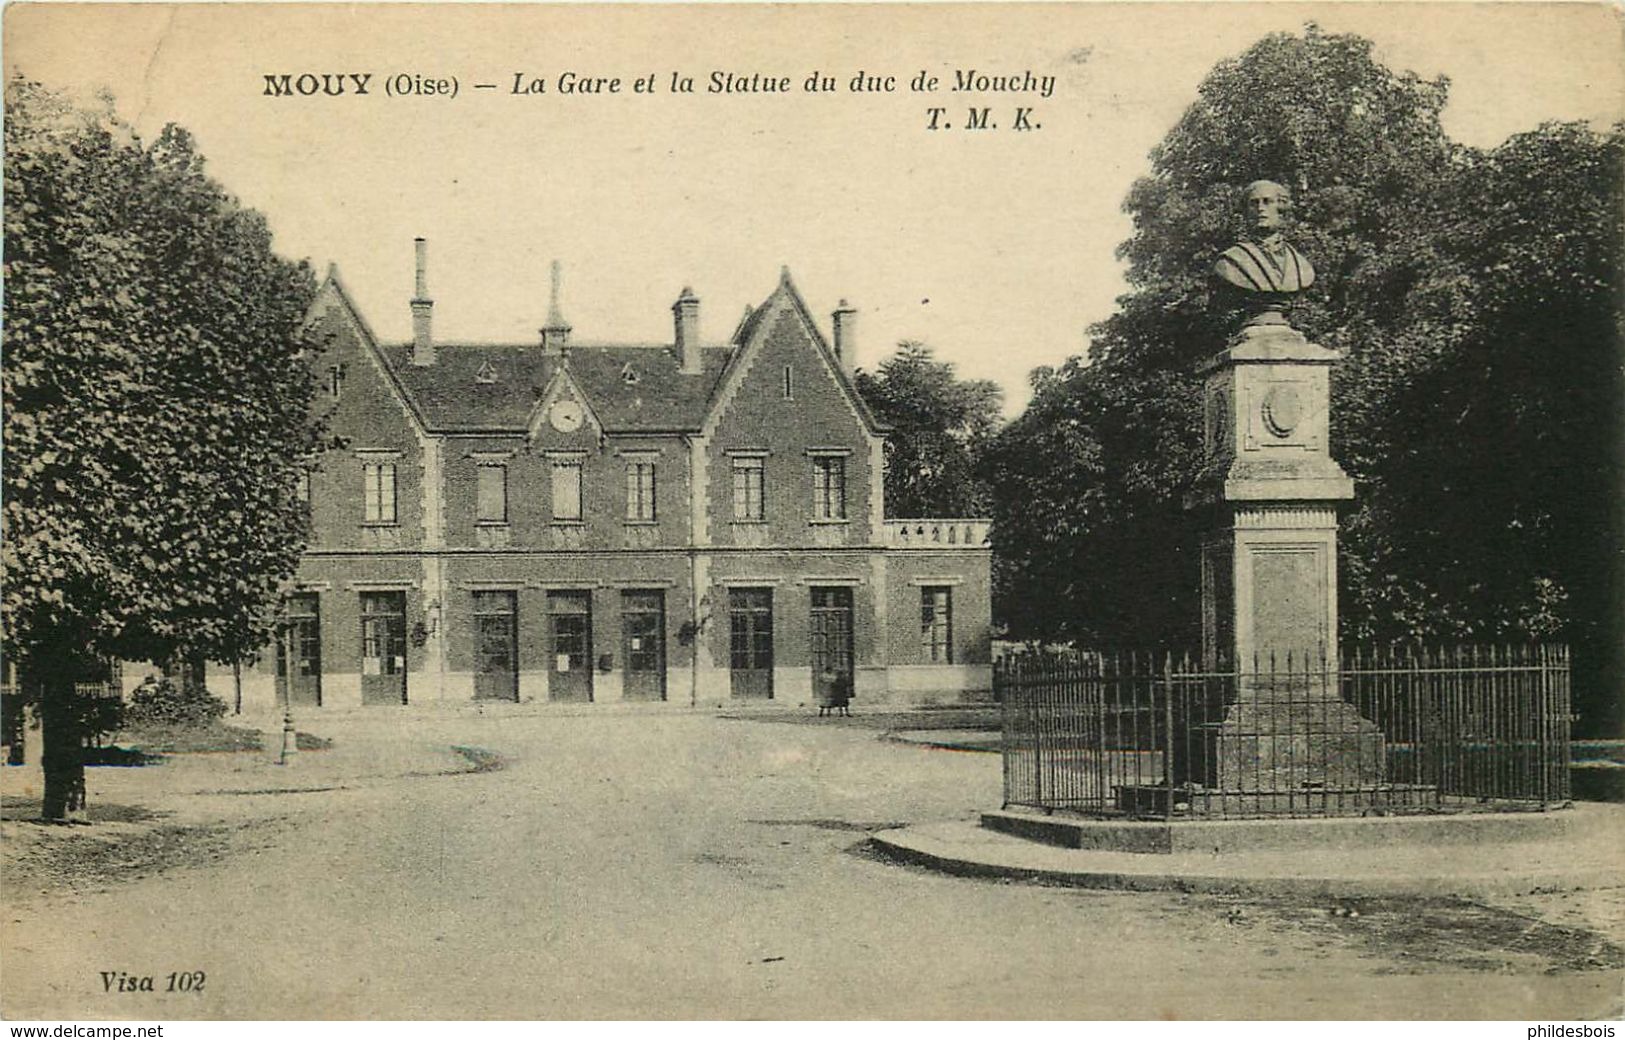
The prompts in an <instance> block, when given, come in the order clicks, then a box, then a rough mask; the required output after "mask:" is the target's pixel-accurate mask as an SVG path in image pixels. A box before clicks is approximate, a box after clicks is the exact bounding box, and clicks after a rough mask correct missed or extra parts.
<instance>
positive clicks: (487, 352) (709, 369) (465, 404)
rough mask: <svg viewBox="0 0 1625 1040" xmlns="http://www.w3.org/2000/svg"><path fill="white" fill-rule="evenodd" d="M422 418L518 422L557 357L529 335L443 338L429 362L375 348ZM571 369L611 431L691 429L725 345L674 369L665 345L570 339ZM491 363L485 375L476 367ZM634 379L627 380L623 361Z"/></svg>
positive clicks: (472, 425) (407, 348)
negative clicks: (521, 339)
mask: <svg viewBox="0 0 1625 1040" xmlns="http://www.w3.org/2000/svg"><path fill="white" fill-rule="evenodd" d="M380 349H381V350H382V352H383V355H384V360H385V361H386V362H388V364H389V367H390V369H391V370H393V372H394V373H395V377H396V379H397V380H399V382H400V384H401V387H402V388H403V389H404V390H405V391H406V394H407V396H408V397H409V398H410V399H411V401H412V403H413V405H414V406H415V407H416V409H417V412H418V414H419V415H420V416H422V418H423V422H424V425H426V426H427V427H428V428H429V429H431V430H436V431H441V430H504V431H508V430H523V429H525V427H526V424H527V423H528V422H529V421H530V418H531V413H532V411H533V410H534V409H535V407H536V402H537V401H539V400H540V399H541V397H542V392H543V391H544V390H546V389H547V384H548V382H549V381H550V380H552V378H553V375H554V373H555V371H556V370H557V368H558V366H559V364H560V363H561V362H560V359H558V358H556V357H547V356H544V355H543V353H542V350H541V347H539V346H538V345H537V344H534V343H522V344H521V343H502V344H493V343H441V344H437V349H436V355H435V362H434V364H433V365H414V364H412V360H411V353H412V348H411V344H406V343H399V344H389V345H385V346H383V347H381V348H380ZM566 350H567V351H568V359H567V360H566V361H565V362H563V363H564V364H566V365H568V367H569V370H570V376H571V378H573V379H574V380H575V381H576V384H577V385H578V386H579V387H580V388H581V392H582V393H583V394H585V395H586V397H587V401H588V403H589V404H591V405H592V409H593V412H594V413H595V414H596V415H597V416H598V420H599V422H601V423H603V425H604V428H605V429H606V430H608V431H610V432H612V433H618V432H638V431H645V430H646V431H656V430H660V431H669V430H697V429H699V428H700V425H701V424H702V423H703V422H704V421H705V411H706V406H707V404H708V403H709V402H710V400H711V393H712V391H713V390H714V389H715V387H716V384H717V379H718V378H719V376H720V375H721V373H722V370H723V368H724V367H725V366H726V365H727V362H728V357H729V354H730V353H731V348H729V347H721V346H708V347H705V348H703V351H702V354H701V358H702V360H703V362H704V366H703V370H702V371H701V373H700V374H699V375H684V374H682V373H681V372H679V371H678V368H679V362H678V359H677V355H676V353H675V352H674V351H673V349H672V348H671V347H666V346H625V345H609V344H595V343H572V344H570V345H569V346H568V347H567V348H566ZM487 365H489V366H490V370H489V374H490V375H492V376H494V377H495V378H494V380H493V381H490V382H484V381H481V379H480V378H479V376H480V371H481V369H482V368H485V367H486V366H487ZM628 365H630V366H631V371H632V372H633V373H635V374H636V382H631V383H629V382H627V379H626V375H625V373H626V370H627V366H628Z"/></svg>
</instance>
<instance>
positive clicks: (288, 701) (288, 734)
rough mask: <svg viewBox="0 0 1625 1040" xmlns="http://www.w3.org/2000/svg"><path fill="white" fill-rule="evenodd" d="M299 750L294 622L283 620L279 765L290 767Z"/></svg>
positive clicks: (287, 619)
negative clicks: (296, 714)
mask: <svg viewBox="0 0 1625 1040" xmlns="http://www.w3.org/2000/svg"><path fill="white" fill-rule="evenodd" d="M298 750H299V741H298V738H297V736H296V735H295V733H294V729H293V621H292V619H289V618H284V619H283V624H282V753H281V754H280V755H278V756H277V765H279V766H285V765H289V764H290V761H291V759H292V758H293V756H294V754H295V753H297V752H298Z"/></svg>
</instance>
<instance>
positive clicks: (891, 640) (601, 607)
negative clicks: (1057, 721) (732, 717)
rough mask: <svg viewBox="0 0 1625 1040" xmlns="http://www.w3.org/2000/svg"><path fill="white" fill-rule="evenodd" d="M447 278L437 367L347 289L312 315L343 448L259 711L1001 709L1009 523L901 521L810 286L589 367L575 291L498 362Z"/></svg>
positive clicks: (418, 309)
mask: <svg viewBox="0 0 1625 1040" xmlns="http://www.w3.org/2000/svg"><path fill="white" fill-rule="evenodd" d="M423 256H424V254H423V250H422V247H421V245H420V248H419V263H420V269H419V279H418V285H417V293H416V295H415V297H414V298H413V301H412V306H413V312H414V342H413V343H408V344H398V345H395V344H380V343H379V342H377V340H376V339H375V338H374V336H373V334H372V332H371V330H370V328H369V327H368V325H367V323H366V321H365V319H364V318H363V317H362V315H361V314H360V312H359V310H358V309H357V308H356V306H355V304H354V302H353V300H352V299H351V298H350V296H349V295H348V293H347V292H346V291H345V289H344V287H343V285H342V283H341V282H340V280H339V278H338V276H337V273H336V272H333V273H330V274H329V277H328V278H327V280H326V282H325V283H324V284H323V286H322V288H321V291H320V294H319V297H318V300H317V302H316V304H315V306H314V307H313V308H312V317H311V320H312V322H314V323H315V324H316V325H317V327H318V328H319V330H320V331H322V332H323V333H325V334H326V341H327V343H328V346H327V348H326V351H325V353H324V356H323V357H322V359H321V361H320V370H321V372H322V373H323V375H324V379H325V380H326V383H327V386H326V392H327V395H328V401H327V404H328V407H330V409H331V417H332V418H331V422H332V429H333V432H334V434H335V435H336V436H337V437H338V438H340V443H341V445H342V446H341V447H338V448H335V449H333V450H331V451H329V452H328V453H327V455H326V456H325V457H324V458H323V459H322V461H321V463H320V465H319V466H318V467H317V468H316V470H315V471H314V472H313V473H312V475H311V480H310V489H311V512H312V537H311V542H310V546H309V549H308V551H307V553H306V556H305V559H304V561H303V563H302V565H301V568H300V571H299V575H298V582H297V586H296V587H297V589H298V593H297V594H296V595H295V596H294V597H293V598H292V599H291V600H290V608H289V614H290V619H291V620H290V632H291V633H292V635H291V636H290V637H289V638H288V639H286V640H282V641H279V643H278V645H277V646H274V647H268V648H267V649H266V652H265V653H264V654H263V655H262V657H261V659H260V661H259V662H257V663H256V664H254V665H253V666H252V667H250V668H248V669H245V671H244V676H243V700H244V706H245V709H255V708H260V709H269V708H272V707H274V706H275V705H276V704H277V703H278V702H279V701H280V698H281V697H282V696H283V695H284V693H289V694H291V696H292V697H293V699H294V702H295V703H296V704H301V705H319V706H321V707H323V708H345V707H352V706H359V705H363V704H367V705H373V704H378V705H383V704H406V705H425V704H433V703H436V702H444V701H454V702H455V701H468V700H471V699H474V698H491V699H503V700H519V701H592V702H614V701H621V700H646V701H665V702H669V703H675V704H683V705H691V704H702V705H713V704H724V703H728V702H730V701H735V700H758V699H759V700H767V699H771V700H772V701H774V702H780V703H789V704H806V703H811V702H812V701H814V700H815V699H817V698H818V697H820V696H829V695H839V694H842V693H850V694H852V695H855V696H856V697H858V698H859V701H860V703H869V702H871V701H910V702H920V701H930V700H959V699H965V698H973V697H978V696H982V695H985V694H986V693H987V692H988V690H989V688H990V686H991V682H990V678H991V677H990V662H989V652H990V632H989V625H990V599H989V567H990V551H989V549H988V548H987V545H986V537H985V534H986V523H985V521H977V520H956V521H943V520H911V521H907V522H906V523H905V522H903V521H888V520H887V519H886V517H885V515H884V508H883V504H882V498H883V494H882V473H881V460H882V458H883V453H882V445H883V437H884V434H885V430H884V428H883V427H882V426H881V425H880V424H879V423H877V422H876V421H875V419H874V417H873V416H872V415H871V414H870V413H869V412H868V410H867V409H866V408H865V406H864V404H863V402H862V400H861V399H860V398H859V397H858V395H857V393H856V391H855V390H854V388H853V385H852V382H851V379H850V374H849V372H847V371H845V370H844V369H843V359H842V358H841V357H840V356H839V355H838V354H837V353H836V350H835V348H834V347H832V346H831V342H830V340H828V339H826V337H825V336H824V334H823V333H822V332H820V331H819V329H818V327H817V324H816V323H815V322H814V320H813V319H812V317H811V315H810V314H809V313H808V310H807V307H806V305H805V303H804V302H803V300H802V299H801V296H800V294H799V293H798V292H797V291H796V288H795V286H794V284H793V283H792V281H791V279H790V276H789V273H788V272H785V273H784V274H783V275H782V276H781V278H780V280H779V283H778V285H777V286H776V287H775V289H774V290H773V292H772V293H771V294H770V295H769V296H768V297H767V299H766V300H765V301H764V302H763V303H762V305H761V306H760V307H757V308H755V309H754V310H752V311H751V312H750V313H749V314H748V315H747V317H746V318H745V319H744V320H742V321H741V322H740V324H739V326H738V328H737V329H736V330H735V332H734V334H733V335H732V336H731V337H730V338H729V340H728V341H727V342H726V343H721V344H700V343H698V342H697V340H696V338H695V337H696V336H697V333H698V309H699V303H698V301H697V300H696V299H695V298H694V296H693V294H692V292H690V291H689V290H686V289H685V290H684V292H683V294H682V296H681V298H680V299H679V301H678V303H677V304H675V305H674V306H673V311H674V316H675V318H674V329H673V333H674V342H673V343H670V344H660V345H648V346H627V345H612V344H596V343H590V342H579V341H576V340H574V339H573V336H572V332H573V330H571V329H570V328H569V326H568V324H567V323H565V322H564V321H563V319H562V317H560V309H559V305H558V299H557V292H556V288H555V297H554V301H553V306H552V308H551V309H550V313H549V315H548V325H547V328H545V329H544V330H543V332H542V335H541V337H540V341H539V342H537V343H535V344H516V345H488V344H482V345H469V344H458V343H441V342H437V341H435V340H433V338H432V336H433V330H432V320H431V318H432V302H431V301H430V300H429V299H428V297H427V291H426V285H425V279H424V278H423V276H422V264H423ZM556 284H557V283H556V280H555V287H556ZM851 313H852V312H851V311H850V309H849V308H847V307H846V305H845V302H844V301H843V302H842V308H841V310H840V311H838V312H837V320H838V321H839V322H840V323H841V325H842V328H841V329H840V331H839V334H838V335H837V336H836V343H837V345H843V344H841V341H842V340H843V339H845V340H846V341H847V342H846V343H845V344H844V346H845V349H846V350H847V352H848V354H850V349H851V348H850V335H851V325H850V321H851ZM848 360H849V359H848ZM290 673H291V674H292V675H293V677H294V678H293V682H292V684H291V688H288V687H287V684H286V680H285V678H284V677H285V676H287V675H288V674H290ZM211 680H212V681H211V685H222V684H229V683H230V681H231V680H230V678H229V676H227V677H224V679H222V677H221V675H220V672H219V670H217V671H216V672H215V674H214V675H213V676H211ZM217 692H225V691H223V690H222V691H217Z"/></svg>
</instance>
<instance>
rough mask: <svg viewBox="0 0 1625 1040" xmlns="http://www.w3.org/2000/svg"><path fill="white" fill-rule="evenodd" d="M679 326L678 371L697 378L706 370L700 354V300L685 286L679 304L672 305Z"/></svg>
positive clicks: (678, 297) (678, 300) (679, 296)
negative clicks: (679, 364) (679, 365)
mask: <svg viewBox="0 0 1625 1040" xmlns="http://www.w3.org/2000/svg"><path fill="white" fill-rule="evenodd" d="M671 312H672V314H673V315H674V316H675V318H676V324H677V357H678V360H679V361H681V362H682V367H680V368H679V369H678V371H679V372H681V373H682V374H683V375H685V376H697V375H699V374H700V373H701V372H703V371H704V370H705V362H704V361H703V360H702V355H701V353H700V298H699V297H698V296H695V295H694V290H693V289H690V288H689V287H688V286H686V285H685V286H683V291H682V292H681V293H679V294H678V295H677V302H676V303H674V304H672V305H671Z"/></svg>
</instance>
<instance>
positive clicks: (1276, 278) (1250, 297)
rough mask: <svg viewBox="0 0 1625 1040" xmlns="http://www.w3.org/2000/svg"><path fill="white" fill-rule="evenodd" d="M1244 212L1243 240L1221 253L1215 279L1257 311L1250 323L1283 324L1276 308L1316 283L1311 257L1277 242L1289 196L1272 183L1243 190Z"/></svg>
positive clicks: (1289, 207)
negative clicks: (1244, 237)
mask: <svg viewBox="0 0 1625 1040" xmlns="http://www.w3.org/2000/svg"><path fill="white" fill-rule="evenodd" d="M1242 209H1243V212H1244V213H1245V215H1246V217H1247V222H1248V225H1249V227H1248V231H1247V237H1246V239H1245V240H1244V241H1241V242H1238V243H1236V244H1235V245H1233V246H1231V247H1230V248H1229V249H1226V250H1225V251H1224V252H1223V253H1222V254H1220V256H1219V259H1217V260H1216V261H1214V263H1213V275H1214V277H1215V278H1218V279H1219V280H1220V281H1222V282H1224V283H1225V284H1227V285H1230V286H1232V287H1234V288H1235V289H1237V290H1239V291H1240V292H1241V293H1242V294H1243V295H1244V298H1245V299H1246V300H1247V303H1248V306H1249V309H1251V310H1254V311H1255V312H1259V313H1257V314H1256V316H1255V317H1254V319H1253V320H1254V322H1260V321H1263V322H1271V321H1273V322H1284V321H1285V319H1284V318H1282V317H1281V316H1280V314H1279V309H1280V308H1282V307H1285V306H1287V304H1288V303H1290V301H1291V299H1292V297H1293V296H1294V295H1295V294H1297V293H1299V292H1302V291H1303V290H1305V289H1307V288H1309V286H1311V285H1313V284H1314V281H1315V269H1314V267H1313V266H1312V265H1311V264H1310V263H1309V258H1308V257H1306V256H1304V255H1303V254H1302V253H1300V252H1298V251H1297V250H1296V249H1294V248H1293V247H1292V244H1291V243H1289V242H1288V241H1286V239H1284V238H1283V237H1281V230H1282V227H1283V225H1285V223H1286V219H1287V216H1288V214H1290V213H1291V212H1292V193H1291V192H1290V191H1288V190H1287V189H1286V188H1284V187H1282V186H1281V185H1279V184H1277V183H1275V182H1274V181H1254V182H1253V183H1251V184H1249V185H1247V192H1246V195H1245V199H1244V201H1243V203H1242Z"/></svg>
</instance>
